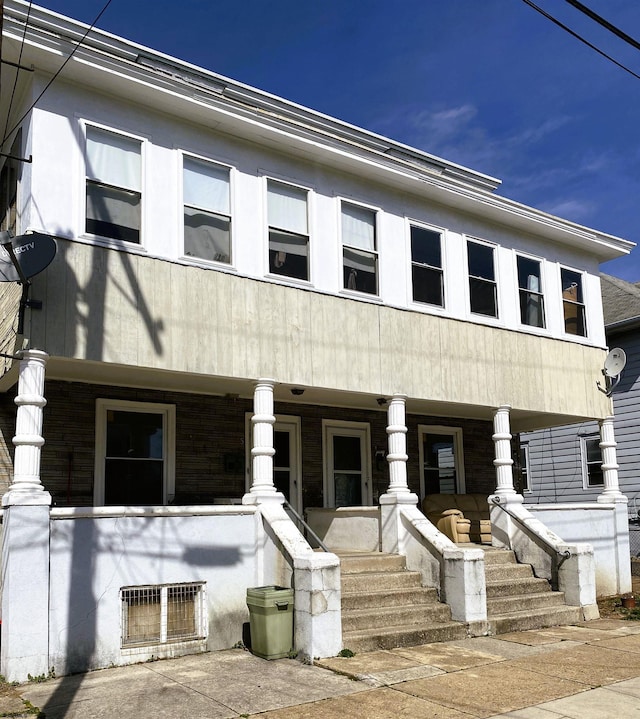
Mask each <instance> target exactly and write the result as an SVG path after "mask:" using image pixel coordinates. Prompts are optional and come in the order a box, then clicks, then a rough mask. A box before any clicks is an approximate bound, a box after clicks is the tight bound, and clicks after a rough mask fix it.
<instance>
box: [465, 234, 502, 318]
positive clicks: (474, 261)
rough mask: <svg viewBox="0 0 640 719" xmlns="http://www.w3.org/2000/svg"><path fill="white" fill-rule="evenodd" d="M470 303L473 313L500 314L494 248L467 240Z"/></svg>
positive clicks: (487, 315)
mask: <svg viewBox="0 0 640 719" xmlns="http://www.w3.org/2000/svg"><path fill="white" fill-rule="evenodd" d="M467 266H468V269H469V304H470V309H471V312H472V313H473V314H476V315H485V316H486V317H497V316H498V290H497V284H496V271H495V267H494V248H493V247H491V245H485V244H483V243H480V242H473V241H472V240H467Z"/></svg>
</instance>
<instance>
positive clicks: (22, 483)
mask: <svg viewBox="0 0 640 719" xmlns="http://www.w3.org/2000/svg"><path fill="white" fill-rule="evenodd" d="M48 359H49V355H48V354H47V353H46V352H41V351H40V350H25V351H24V352H23V353H22V359H21V360H20V376H19V379H18V396H17V397H16V398H15V403H16V405H18V412H17V414H16V434H15V437H14V438H13V444H14V445H15V448H16V450H15V455H14V461H13V481H12V482H11V485H10V487H9V491H8V492H7V493H6V494H5V495H4V496H3V497H2V506H3V507H9V506H12V505H15V504H19V505H23V506H24V505H47V506H50V505H51V495H50V494H49V492H45V490H44V487H43V486H42V482H41V481H40V452H41V449H42V445H43V444H44V439H43V437H42V410H43V407H44V406H45V405H46V404H47V400H46V399H45V398H44V370H45V365H46V364H47V360H48Z"/></svg>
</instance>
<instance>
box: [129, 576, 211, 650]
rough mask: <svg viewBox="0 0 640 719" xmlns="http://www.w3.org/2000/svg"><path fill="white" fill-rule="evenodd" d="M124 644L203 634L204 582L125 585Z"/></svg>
mask: <svg viewBox="0 0 640 719" xmlns="http://www.w3.org/2000/svg"><path fill="white" fill-rule="evenodd" d="M120 596H121V603H122V646H131V645H149V644H152V645H154V644H165V643H167V642H176V641H185V640H191V639H199V638H201V637H204V634H205V632H204V622H203V616H204V613H203V597H204V584H203V583H201V582H195V583H187V584H171V585H156V586H142V587H124V588H123V589H122V590H121V593H120Z"/></svg>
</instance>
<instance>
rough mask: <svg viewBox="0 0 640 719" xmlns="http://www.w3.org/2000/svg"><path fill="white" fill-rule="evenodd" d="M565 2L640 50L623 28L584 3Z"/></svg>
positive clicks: (639, 44)
mask: <svg viewBox="0 0 640 719" xmlns="http://www.w3.org/2000/svg"><path fill="white" fill-rule="evenodd" d="M565 2H568V3H569V5H573V7H574V8H576V10H580V12H581V13H584V14H585V15H586V16H587V17H590V18H591V19H592V20H595V22H597V23H598V25H602V27H604V28H606V29H607V30H608V31H609V32H612V33H613V34H614V35H617V36H618V37H619V38H620V39H621V40H624V41H625V42H626V43H628V44H629V45H631V47H635V49H636V50H640V42H638V41H637V40H635V39H634V38H632V37H631V35H627V33H626V32H625V31H624V30H621V29H620V28H619V27H616V26H615V25H613V24H612V23H610V22H609V21H608V20H605V18H603V17H602V16H601V15H598V13H596V12H594V11H593V10H591V9H590V8H588V7H587V6H586V5H583V4H582V3H581V2H579V1H578V0H565Z"/></svg>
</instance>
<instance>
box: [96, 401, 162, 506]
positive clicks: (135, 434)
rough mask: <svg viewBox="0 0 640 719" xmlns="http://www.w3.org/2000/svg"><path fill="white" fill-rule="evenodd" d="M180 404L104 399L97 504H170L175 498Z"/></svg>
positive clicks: (99, 417) (100, 409)
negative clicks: (175, 459) (176, 441)
mask: <svg viewBox="0 0 640 719" xmlns="http://www.w3.org/2000/svg"><path fill="white" fill-rule="evenodd" d="M174 456H175V406H174V405H161V404H151V403H146V402H125V401H121V400H103V399H99V400H98V401H97V404H96V466H95V480H96V481H95V497H94V500H95V504H96V505H111V506H113V505H116V506H127V505H138V506H139V505H142V506H146V505H164V504H167V503H168V502H169V501H170V500H171V499H173V494H174V486H175V479H174Z"/></svg>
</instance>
